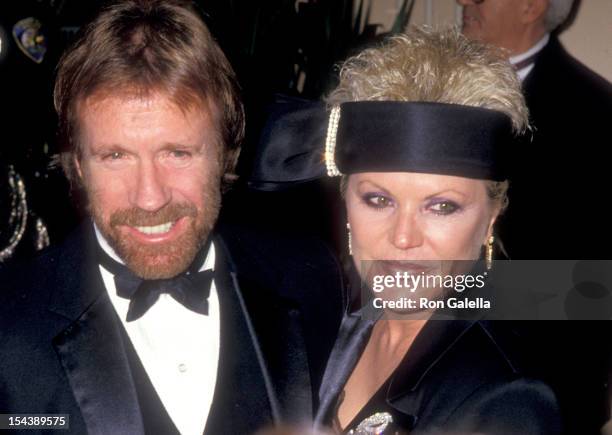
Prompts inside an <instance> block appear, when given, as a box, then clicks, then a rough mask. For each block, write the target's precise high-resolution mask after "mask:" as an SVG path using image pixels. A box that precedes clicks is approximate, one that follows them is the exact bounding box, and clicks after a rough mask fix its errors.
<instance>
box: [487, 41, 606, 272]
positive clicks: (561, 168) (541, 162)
mask: <svg viewBox="0 0 612 435" xmlns="http://www.w3.org/2000/svg"><path fill="white" fill-rule="evenodd" d="M523 90H524V94H525V98H526V102H527V106H528V108H529V112H530V117H531V123H532V125H533V127H534V131H533V133H527V135H526V136H525V138H524V141H521V143H518V144H516V145H515V147H514V151H515V152H514V161H513V162H512V168H513V171H512V175H511V178H510V191H509V200H510V203H509V206H508V209H507V211H506V212H505V213H504V214H503V215H502V216H501V217H500V219H499V220H498V223H497V226H496V228H497V231H498V233H499V235H500V237H501V240H502V242H503V243H504V246H505V248H506V250H507V252H508V254H509V256H510V258H512V259H518V260H530V259H544V260H548V259H566V260H579V259H584V260H588V259H606V260H607V259H612V257H611V254H610V249H609V246H610V244H611V242H612V228H611V227H610V222H609V217H608V216H607V213H606V212H604V211H603V210H604V209H603V208H602V207H601V206H600V205H598V204H601V201H602V199H603V198H607V197H608V195H609V193H608V192H609V186H610V184H611V183H612V170H611V169H612V166H611V165H612V163H611V160H610V158H611V157H612V129H611V128H610V120H611V119H612V85H611V84H610V83H609V82H608V81H606V80H605V79H604V78H602V77H600V76H598V75H597V74H595V73H594V72H593V71H591V70H589V69H588V68H587V67H585V66H584V65H582V64H581V63H580V62H578V61H577V60H576V59H574V58H573V57H571V56H570V55H569V54H568V53H567V52H566V51H565V49H564V48H563V47H562V46H561V44H560V43H559V40H558V39H557V37H556V36H551V39H550V41H549V42H548V44H547V45H546V46H545V47H544V48H543V49H542V51H541V52H540V53H539V54H538V55H537V57H536V61H535V65H534V67H533V69H532V70H531V72H530V73H529V75H528V76H527V77H526V78H525V81H524V82H523Z"/></svg>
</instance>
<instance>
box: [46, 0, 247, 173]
mask: <svg viewBox="0 0 612 435" xmlns="http://www.w3.org/2000/svg"><path fill="white" fill-rule="evenodd" d="M151 92H161V93H163V94H164V95H168V96H169V97H170V98H171V99H172V100H173V101H174V102H175V103H176V104H177V105H178V107H180V108H181V109H188V108H192V107H197V108H208V109H209V110H210V112H211V113H212V114H213V119H215V120H216V123H217V125H218V128H219V132H220V135H221V137H220V138H218V139H219V141H220V142H221V145H222V146H223V149H224V153H223V155H224V164H225V176H226V179H227V178H228V176H230V177H231V174H232V172H233V170H234V167H235V163H236V160H237V157H238V153H239V150H240V143H241V141H242V139H243V136H244V110H243V107H242V103H241V102H240V98H239V89H238V84H237V81H236V77H235V74H234V71H233V70H232V68H231V66H230V64H229V62H228V60H227V59H226V57H225V55H224V54H223V52H222V51H221V48H220V47H219V46H218V44H217V43H216V42H215V41H214V39H213V37H212V36H211V34H210V32H209V31H208V29H207V27H206V25H205V24H204V22H203V21H202V19H201V18H200V16H199V14H198V13H197V11H196V10H195V9H194V7H193V5H192V3H191V2H190V1H187V0H121V1H114V2H112V3H111V4H109V5H108V6H107V7H105V8H104V9H103V10H102V11H101V12H100V14H98V15H97V16H96V17H95V18H94V19H93V21H92V22H90V23H89V24H88V25H87V26H85V27H84V28H83V29H82V31H81V34H80V36H79V37H78V38H77V41H76V42H75V43H74V45H73V46H72V47H71V48H70V49H69V50H68V51H67V52H66V53H64V55H63V56H62V58H61V60H60V63H59V66H58V72H57V79H56V81H55V90H54V102H55V109H56V111H57V113H58V117H59V140H60V146H61V157H60V158H61V162H62V166H63V168H64V171H65V172H66V175H67V176H68V178H69V179H70V180H71V181H75V180H77V176H76V168H75V165H74V157H75V156H76V157H77V158H78V157H80V151H81V150H80V144H79V140H78V116H77V110H78V105H79V104H80V103H82V102H83V101H84V100H86V99H87V98H89V97H92V96H93V95H98V94H100V95H101V96H104V95H105V94H116V93H121V94H135V95H138V96H147V95H148V94H149V93H151Z"/></svg>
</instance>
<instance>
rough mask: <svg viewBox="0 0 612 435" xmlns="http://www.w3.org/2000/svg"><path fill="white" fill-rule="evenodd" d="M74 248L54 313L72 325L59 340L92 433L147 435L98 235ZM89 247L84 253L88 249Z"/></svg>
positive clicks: (62, 269)
mask: <svg viewBox="0 0 612 435" xmlns="http://www.w3.org/2000/svg"><path fill="white" fill-rule="evenodd" d="M90 233H91V232H86V236H85V237H84V238H83V239H84V242H85V243H83V239H81V240H78V241H79V242H80V248H76V247H73V248H74V249H68V250H67V253H66V255H65V257H64V258H63V259H62V262H61V263H60V264H58V266H57V270H58V273H57V282H56V283H54V288H55V289H56V291H55V293H54V294H53V296H52V300H51V302H50V306H49V307H50V308H49V309H50V311H52V312H54V313H56V314H59V315H62V316H64V317H65V318H66V319H67V323H68V326H67V327H66V328H65V329H63V330H61V331H59V333H58V334H57V336H56V337H55V338H54V339H53V346H54V348H55V351H56V352H57V355H58V357H59V359H60V361H61V364H62V366H63V368H64V370H65V373H66V377H67V378H68V382H69V384H70V387H71V388H72V391H73V394H74V397H75V399H76V402H77V404H78V406H79V408H80V411H81V413H82V416H83V419H84V420H85V423H86V426H87V430H88V432H89V433H91V434H117V433H130V434H143V433H144V428H143V423H142V417H141V413H140V409H139V405H138V398H137V395H136V390H135V387H134V383H133V381H132V376H131V373H130V367H129V363H128V360H127V357H126V353H125V350H124V346H123V342H122V339H121V330H120V329H119V328H121V327H122V326H121V324H120V321H119V319H118V318H117V314H116V312H115V310H114V308H113V306H112V304H111V302H110V300H109V298H108V295H107V294H106V291H105V289H104V284H103V282H102V277H101V275H100V271H99V269H98V267H97V264H96V262H95V261H94V256H93V252H95V251H94V250H93V245H92V242H93V240H92V234H90ZM83 248H84V250H83Z"/></svg>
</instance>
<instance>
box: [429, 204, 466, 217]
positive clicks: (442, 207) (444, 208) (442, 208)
mask: <svg viewBox="0 0 612 435" xmlns="http://www.w3.org/2000/svg"><path fill="white" fill-rule="evenodd" d="M459 208H460V207H459V205H458V204H456V203H454V202H453V201H440V202H436V203H434V204H432V205H431V206H430V207H429V209H430V210H432V211H433V212H434V213H436V214H439V215H442V216H446V215H449V214H452V213H455V212H456V211H457V210H459Z"/></svg>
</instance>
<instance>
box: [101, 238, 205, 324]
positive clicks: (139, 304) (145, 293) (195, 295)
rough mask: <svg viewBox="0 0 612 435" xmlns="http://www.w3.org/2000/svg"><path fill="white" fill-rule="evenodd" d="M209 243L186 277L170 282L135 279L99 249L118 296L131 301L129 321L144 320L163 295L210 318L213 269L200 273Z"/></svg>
mask: <svg viewBox="0 0 612 435" xmlns="http://www.w3.org/2000/svg"><path fill="white" fill-rule="evenodd" d="M209 246H210V243H207V244H206V245H205V246H204V248H202V250H201V251H200V252H199V253H198V255H196V258H195V260H194V261H193V263H192V265H191V267H190V268H189V269H188V270H187V271H186V272H184V273H182V274H180V275H178V276H175V277H173V278H168V279H151V280H146V279H142V278H140V277H138V276H136V275H135V274H134V273H133V272H132V271H131V270H130V269H128V268H127V267H125V266H124V265H123V264H121V263H118V262H117V261H115V260H113V259H112V258H111V257H110V256H108V254H106V252H104V250H103V249H101V248H100V249H98V251H99V259H100V264H101V265H102V266H103V267H104V268H105V269H107V270H108V271H109V272H111V273H112V274H113V275H114V278H115V287H116V288H117V295H118V296H120V297H122V298H125V299H129V300H130V306H129V308H128V312H127V316H126V321H128V322H131V321H133V320H136V319H139V318H140V317H142V316H143V315H144V314H145V313H146V312H147V311H148V310H149V308H151V307H152V306H153V305H154V304H155V302H157V300H158V299H159V296H160V295H161V294H162V293H168V294H169V295H170V296H172V297H173V298H174V299H175V300H176V301H177V302H180V303H181V304H183V305H184V306H185V307H187V308H189V309H190V310H192V311H195V312H196V313H200V314H208V295H209V293H210V286H211V282H212V279H213V276H214V272H213V271H212V270H211V269H207V270H204V271H202V272H198V271H197V270H198V269H199V267H200V266H201V265H202V263H203V261H204V256H205V255H206V254H207V253H208V247H209Z"/></svg>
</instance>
